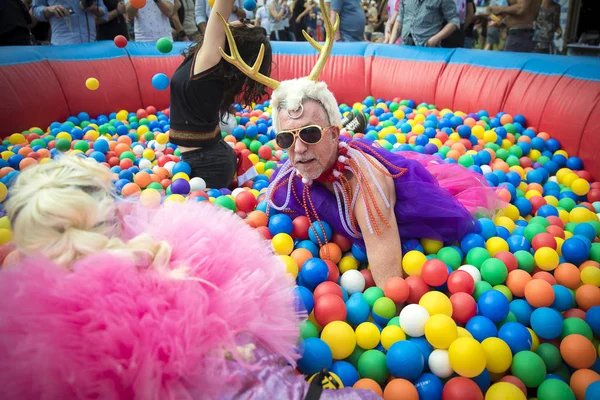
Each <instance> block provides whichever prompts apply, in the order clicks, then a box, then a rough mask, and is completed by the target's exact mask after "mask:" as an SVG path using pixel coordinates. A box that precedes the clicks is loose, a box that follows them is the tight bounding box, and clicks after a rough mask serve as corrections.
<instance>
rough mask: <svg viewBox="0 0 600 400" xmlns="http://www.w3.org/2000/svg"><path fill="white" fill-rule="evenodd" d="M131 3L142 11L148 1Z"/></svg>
mask: <svg viewBox="0 0 600 400" xmlns="http://www.w3.org/2000/svg"><path fill="white" fill-rule="evenodd" d="M130 3H131V7H133V8H137V9H140V8H144V6H145V5H146V0H131V1H130ZM138 118H139V117H138Z"/></svg>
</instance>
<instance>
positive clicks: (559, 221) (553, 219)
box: [546, 215, 565, 228]
mask: <svg viewBox="0 0 600 400" xmlns="http://www.w3.org/2000/svg"><path fill="white" fill-rule="evenodd" d="M546 220H547V221H548V222H550V225H554V226H558V227H561V228H564V227H565V224H564V223H563V222H562V219H560V218H559V217H557V216H555V215H548V216H547V217H546Z"/></svg>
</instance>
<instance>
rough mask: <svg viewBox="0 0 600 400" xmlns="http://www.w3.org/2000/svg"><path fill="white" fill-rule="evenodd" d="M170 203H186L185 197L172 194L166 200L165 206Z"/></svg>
mask: <svg viewBox="0 0 600 400" xmlns="http://www.w3.org/2000/svg"><path fill="white" fill-rule="evenodd" d="M169 203H185V197H183V196H182V195H180V194H172V195H170V196H168V197H167V198H165V204H169Z"/></svg>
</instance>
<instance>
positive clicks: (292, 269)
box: [279, 255, 298, 279]
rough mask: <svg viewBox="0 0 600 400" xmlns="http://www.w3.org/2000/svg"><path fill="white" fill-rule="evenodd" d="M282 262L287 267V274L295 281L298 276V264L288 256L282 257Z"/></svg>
mask: <svg viewBox="0 0 600 400" xmlns="http://www.w3.org/2000/svg"><path fill="white" fill-rule="evenodd" d="M279 257H280V258H281V261H283V264H284V265H285V272H287V273H288V274H290V275H292V276H293V277H294V279H296V277H297V276H298V263H297V262H296V260H294V259H293V258H292V257H290V256H287V255H280V256H279Z"/></svg>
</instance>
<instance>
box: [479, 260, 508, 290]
mask: <svg viewBox="0 0 600 400" xmlns="http://www.w3.org/2000/svg"><path fill="white" fill-rule="evenodd" d="M507 276H508V269H507V268H506V265H504V263H503V262H502V261H501V260H499V259H497V258H489V259H487V260H485V261H484V262H483V263H482V264H481V277H482V278H483V279H484V280H485V281H486V282H488V283H489V284H490V285H493V286H495V285H500V284H502V283H504V281H506V277H507Z"/></svg>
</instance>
